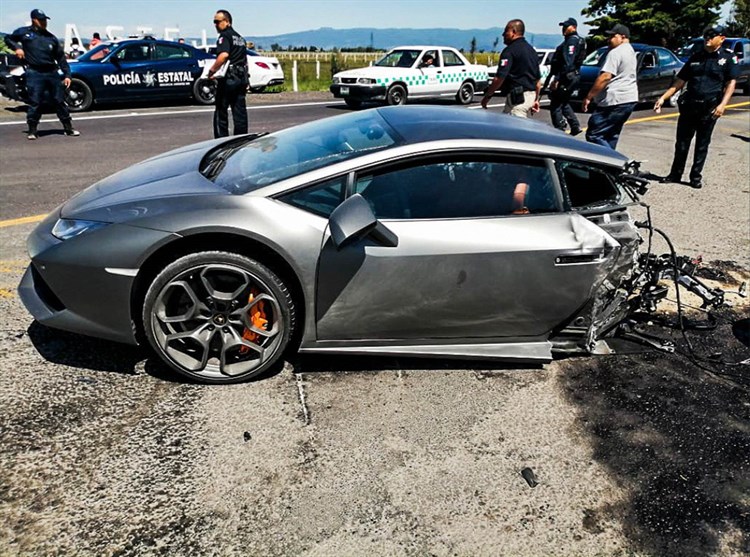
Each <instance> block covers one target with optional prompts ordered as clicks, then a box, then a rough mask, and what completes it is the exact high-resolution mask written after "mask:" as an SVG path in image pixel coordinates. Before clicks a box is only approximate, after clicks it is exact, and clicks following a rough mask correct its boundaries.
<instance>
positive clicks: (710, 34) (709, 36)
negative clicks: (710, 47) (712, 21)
mask: <svg viewBox="0 0 750 557" xmlns="http://www.w3.org/2000/svg"><path fill="white" fill-rule="evenodd" d="M718 36H719V35H717V34H716V33H706V34H704V35H703V38H704V39H706V40H707V41H710V40H711V39H713V38H714V37H718Z"/></svg>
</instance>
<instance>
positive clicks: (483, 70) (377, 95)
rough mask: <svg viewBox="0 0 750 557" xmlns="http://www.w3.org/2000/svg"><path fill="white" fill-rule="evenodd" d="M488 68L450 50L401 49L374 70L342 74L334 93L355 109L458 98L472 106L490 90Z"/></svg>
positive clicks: (394, 51) (331, 88)
mask: <svg viewBox="0 0 750 557" xmlns="http://www.w3.org/2000/svg"><path fill="white" fill-rule="evenodd" d="M487 80H488V75H487V66H484V65H480V64H471V63H470V62H469V61H468V60H467V59H466V58H465V57H464V56H463V55H462V54H461V53H460V52H458V51H457V50H456V49H454V48H451V47H448V46H399V47H397V48H394V49H393V50H391V51H390V52H388V53H387V54H386V55H385V56H383V57H382V58H381V59H380V60H378V61H377V62H375V63H374V64H373V65H372V66H369V67H366V68H358V69H356V70H347V71H344V72H339V73H337V74H335V75H334V76H333V84H332V85H331V87H330V90H331V93H333V96H334V97H336V98H337V99H344V102H346V104H347V105H348V106H350V107H352V108H358V107H359V106H361V105H362V103H363V102H366V101H381V102H382V101H385V103H386V104H389V105H400V104H405V103H406V99H407V98H416V97H440V96H444V95H450V96H454V97H455V98H456V101H457V102H458V103H460V104H469V103H470V102H471V101H472V100H473V99H474V93H475V92H480V93H481V92H483V91H484V90H485V89H487Z"/></svg>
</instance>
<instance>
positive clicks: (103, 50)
mask: <svg viewBox="0 0 750 557" xmlns="http://www.w3.org/2000/svg"><path fill="white" fill-rule="evenodd" d="M114 48H117V45H116V44H99V45H96V46H95V47H94V48H92V49H91V50H89V51H88V52H86V53H85V54H82V55H81V56H79V57H78V60H81V61H83V62H96V61H97V60H102V59H104V58H105V57H106V56H107V54H109V53H110V52H111V51H112V49H114Z"/></svg>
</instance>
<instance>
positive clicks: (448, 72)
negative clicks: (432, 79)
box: [440, 48, 470, 95]
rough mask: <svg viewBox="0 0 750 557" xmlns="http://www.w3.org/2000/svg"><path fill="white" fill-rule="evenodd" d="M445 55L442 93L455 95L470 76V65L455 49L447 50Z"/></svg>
mask: <svg viewBox="0 0 750 557" xmlns="http://www.w3.org/2000/svg"><path fill="white" fill-rule="evenodd" d="M442 55H443V66H444V67H443V78H442V80H441V87H440V91H441V93H443V94H451V95H455V94H456V93H457V92H458V89H459V88H460V87H461V84H462V83H463V82H464V80H465V79H466V78H467V77H470V76H469V65H468V64H467V63H466V61H465V60H463V59H462V58H461V56H459V55H458V53H457V52H456V51H454V50H453V49H448V48H445V49H443V50H442Z"/></svg>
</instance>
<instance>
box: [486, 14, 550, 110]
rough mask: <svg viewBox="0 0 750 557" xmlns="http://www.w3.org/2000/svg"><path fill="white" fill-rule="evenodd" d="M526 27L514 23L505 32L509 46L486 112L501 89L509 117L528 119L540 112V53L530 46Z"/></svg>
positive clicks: (490, 88) (493, 84)
mask: <svg viewBox="0 0 750 557" xmlns="http://www.w3.org/2000/svg"><path fill="white" fill-rule="evenodd" d="M525 32H526V26H525V25H524V23H523V21H521V20H520V19H512V20H510V21H509V22H508V24H507V25H506V26H505V31H503V42H504V43H505V44H506V45H507V46H506V47H505V48H504V49H503V51H502V52H501V53H500V63H499V64H498V66H497V74H495V79H493V80H492V83H491V84H490V86H489V87H488V88H487V91H486V92H485V93H484V98H483V99H482V108H487V104H488V103H489V102H490V99H491V98H492V95H493V94H494V92H495V91H497V90H498V89H500V93H501V94H502V95H506V100H505V109H504V110H503V112H504V113H505V114H511V115H512V116H519V117H521V118H528V117H529V115H531V114H534V113H535V112H539V95H540V93H541V91H542V81H541V77H542V76H541V73H540V72H539V57H538V56H537V53H536V50H534V47H533V46H531V45H530V44H529V43H527V42H526V38H525V37H524V33H525Z"/></svg>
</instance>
